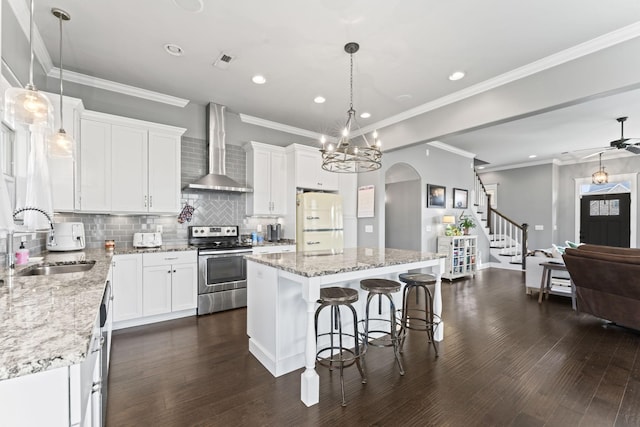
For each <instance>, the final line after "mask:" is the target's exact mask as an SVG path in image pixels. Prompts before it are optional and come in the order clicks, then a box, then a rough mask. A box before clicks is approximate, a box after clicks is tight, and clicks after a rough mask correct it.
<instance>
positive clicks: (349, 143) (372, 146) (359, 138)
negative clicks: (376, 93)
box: [320, 42, 382, 173]
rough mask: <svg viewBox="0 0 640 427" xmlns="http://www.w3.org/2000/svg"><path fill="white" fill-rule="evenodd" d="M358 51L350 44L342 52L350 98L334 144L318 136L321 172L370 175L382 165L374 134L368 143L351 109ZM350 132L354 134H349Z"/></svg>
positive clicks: (357, 47) (356, 47) (377, 141)
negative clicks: (348, 62) (348, 63)
mask: <svg viewBox="0 0 640 427" xmlns="http://www.w3.org/2000/svg"><path fill="white" fill-rule="evenodd" d="M359 49H360V45H358V43H354V42H350V43H347V44H346V45H345V46H344V50H345V52H347V53H348V54H349V57H350V59H351V73H350V81H349V84H350V98H349V110H348V111H347V123H346V124H345V126H344V129H343V130H342V134H341V136H340V137H339V138H338V142H337V143H335V145H334V143H332V142H327V139H326V138H325V137H324V135H323V136H322V139H321V140H320V142H321V143H322V148H321V149H320V152H321V153H322V169H324V170H327V171H329V172H342V173H360V172H370V171H374V170H377V169H380V167H381V166H382V163H381V161H382V152H381V151H380V146H381V143H380V140H379V139H378V133H377V132H375V131H374V132H373V134H372V138H373V141H372V143H370V142H369V140H368V139H367V137H366V136H365V135H364V134H363V133H362V132H361V131H360V126H359V125H358V122H357V121H356V118H355V115H356V110H354V109H353V54H354V53H356V52H357V51H358V50H359ZM352 131H356V132H354V133H355V135H354V134H352Z"/></svg>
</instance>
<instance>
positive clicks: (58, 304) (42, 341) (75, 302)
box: [0, 249, 113, 380]
mask: <svg viewBox="0 0 640 427" xmlns="http://www.w3.org/2000/svg"><path fill="white" fill-rule="evenodd" d="M112 256H113V252H111V251H105V250H104V249H88V250H84V251H78V252H48V253H45V254H44V260H43V261H40V262H69V261H90V260H95V261H96V264H95V266H94V267H93V268H92V269H91V270H89V271H86V272H79V273H63V274H52V275H49V276H25V277H22V276H18V275H13V276H8V274H7V270H6V269H5V268H2V269H0V278H1V279H2V280H3V283H0V325H2V328H1V329H0V380H5V379H9V378H14V377H19V376H22V375H27V374H32V373H36V372H40V371H46V370H49V369H54V368H59V367H63V366H69V365H73V364H76V363H80V362H82V361H83V360H84V359H85V358H86V355H87V351H88V349H89V344H90V340H91V334H92V331H93V326H94V323H95V321H96V317H97V316H98V313H99V311H100V303H101V301H102V296H103V294H104V289H105V281H106V279H107V275H108V273H109V266H110V265H111V258H112ZM40 262H35V263H34V262H30V263H29V264H27V265H24V266H18V267H17V268H16V273H17V272H19V271H20V270H22V269H24V268H27V267H29V266H32V265H34V264H38V263H40Z"/></svg>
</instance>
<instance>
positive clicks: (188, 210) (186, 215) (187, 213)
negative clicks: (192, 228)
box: [178, 203, 195, 224]
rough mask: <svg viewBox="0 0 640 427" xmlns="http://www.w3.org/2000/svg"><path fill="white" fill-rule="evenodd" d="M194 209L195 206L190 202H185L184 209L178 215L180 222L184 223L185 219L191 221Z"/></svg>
mask: <svg viewBox="0 0 640 427" xmlns="http://www.w3.org/2000/svg"><path fill="white" fill-rule="evenodd" d="M194 210H195V208H194V207H193V206H191V205H190V204H189V203H185V205H184V207H183V208H182V211H181V212H180V214H179V215H178V222H179V223H180V224H184V223H185V221H186V222H191V219H192V218H193V211H194Z"/></svg>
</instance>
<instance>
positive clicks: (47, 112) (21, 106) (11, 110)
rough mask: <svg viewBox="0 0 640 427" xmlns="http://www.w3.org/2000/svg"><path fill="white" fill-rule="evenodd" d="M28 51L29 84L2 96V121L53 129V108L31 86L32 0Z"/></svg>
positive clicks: (10, 89)
mask: <svg viewBox="0 0 640 427" xmlns="http://www.w3.org/2000/svg"><path fill="white" fill-rule="evenodd" d="M29 50H30V51H31V63H30V67H29V83H28V84H27V85H26V86H25V88H24V89H23V88H20V87H11V88H9V89H7V90H6V91H5V94H4V119H5V121H6V122H7V123H9V124H11V125H12V126H15V125H17V124H23V125H34V126H44V127H47V128H50V129H53V107H52V106H51V102H49V99H48V98H47V97H46V96H44V95H43V94H42V93H40V92H38V89H36V87H35V85H34V84H33V0H31V11H30V17H29Z"/></svg>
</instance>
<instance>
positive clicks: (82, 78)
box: [47, 67, 189, 107]
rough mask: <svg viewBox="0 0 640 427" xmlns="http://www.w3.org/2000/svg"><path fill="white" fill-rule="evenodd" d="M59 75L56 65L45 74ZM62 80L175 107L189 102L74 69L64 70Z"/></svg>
mask: <svg viewBox="0 0 640 427" xmlns="http://www.w3.org/2000/svg"><path fill="white" fill-rule="evenodd" d="M59 75H60V69H59V68H58V67H53V68H51V70H50V71H49V72H48V73H47V76H48V77H52V78H57V77H58V76H59ZM64 80H66V81H69V82H73V83H78V84H81V85H84V86H91V87H94V88H97V89H104V90H108V91H111V92H118V93H121V94H123V95H129V96H135V97H136V98H142V99H147V100H149V101H155V102H161V103H163V104H169V105H174V106H176V107H184V106H186V105H187V104H188V103H189V100H188V99H184V98H178V97H176V96H171V95H166V94H164V93H160V92H154V91H152V90H147V89H140V88H139V87H135V86H129V85H125V84H122V83H116V82H114V81H111V80H105V79H101V78H99V77H91V76H88V75H86V74H82V73H76V72H75V71H69V70H64Z"/></svg>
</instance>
